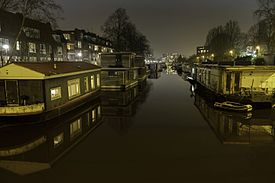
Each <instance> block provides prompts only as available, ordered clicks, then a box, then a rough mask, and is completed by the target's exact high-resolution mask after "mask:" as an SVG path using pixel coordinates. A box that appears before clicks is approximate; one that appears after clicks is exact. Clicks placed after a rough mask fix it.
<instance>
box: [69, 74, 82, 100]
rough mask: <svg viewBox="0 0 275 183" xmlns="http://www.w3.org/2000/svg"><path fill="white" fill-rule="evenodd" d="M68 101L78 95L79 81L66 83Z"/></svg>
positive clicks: (74, 80)
mask: <svg viewBox="0 0 275 183" xmlns="http://www.w3.org/2000/svg"><path fill="white" fill-rule="evenodd" d="M68 94H69V99H71V98H75V97H77V96H79V95H80V79H73V80H70V81H68Z"/></svg>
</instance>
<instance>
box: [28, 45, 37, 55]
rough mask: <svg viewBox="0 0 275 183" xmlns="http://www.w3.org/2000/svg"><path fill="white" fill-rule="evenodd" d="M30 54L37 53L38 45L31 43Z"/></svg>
mask: <svg viewBox="0 0 275 183" xmlns="http://www.w3.org/2000/svg"><path fill="white" fill-rule="evenodd" d="M29 53H36V44H35V43H29Z"/></svg>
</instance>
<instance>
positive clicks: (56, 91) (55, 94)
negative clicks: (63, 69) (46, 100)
mask: <svg viewBox="0 0 275 183" xmlns="http://www.w3.org/2000/svg"><path fill="white" fill-rule="evenodd" d="M60 98H62V96H61V87H56V88H52V89H51V100H52V101H53V100H57V99H60Z"/></svg>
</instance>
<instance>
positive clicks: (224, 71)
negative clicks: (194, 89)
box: [196, 64, 275, 102]
mask: <svg viewBox="0 0 275 183" xmlns="http://www.w3.org/2000/svg"><path fill="white" fill-rule="evenodd" d="M196 79H197V82H198V83H199V84H201V85H203V86H204V87H206V88H207V89H209V90H211V91H213V92H215V93H217V94H221V95H236V96H240V97H250V98H251V100H252V102H271V100H272V97H273V96H274V94H275V66H253V65H251V66H229V65H214V64H201V65H199V66H197V68H196Z"/></svg>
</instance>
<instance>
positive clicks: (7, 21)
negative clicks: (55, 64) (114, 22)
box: [0, 10, 113, 66]
mask: <svg viewBox="0 0 275 183" xmlns="http://www.w3.org/2000/svg"><path fill="white" fill-rule="evenodd" d="M22 23H23V16H22V14H19V13H16V14H15V13H11V12H7V11H3V10H0V57H1V66H4V65H6V64H7V62H8V61H11V62H14V61H15V62H46V61H85V62H89V63H93V64H97V65H98V63H99V54H101V53H111V52H113V48H112V43H111V42H110V41H109V40H106V39H105V38H103V37H100V36H98V35H96V34H94V33H90V32H86V31H84V30H79V29H75V30H72V31H64V30H55V31H54V30H52V27H51V24H50V23H42V22H39V21H36V20H32V19H29V18H26V19H24V23H23V24H24V25H23V26H22ZM17 37H18V39H17Z"/></svg>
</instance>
